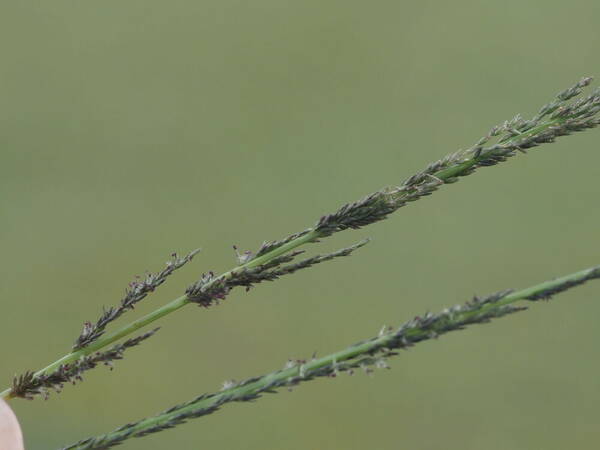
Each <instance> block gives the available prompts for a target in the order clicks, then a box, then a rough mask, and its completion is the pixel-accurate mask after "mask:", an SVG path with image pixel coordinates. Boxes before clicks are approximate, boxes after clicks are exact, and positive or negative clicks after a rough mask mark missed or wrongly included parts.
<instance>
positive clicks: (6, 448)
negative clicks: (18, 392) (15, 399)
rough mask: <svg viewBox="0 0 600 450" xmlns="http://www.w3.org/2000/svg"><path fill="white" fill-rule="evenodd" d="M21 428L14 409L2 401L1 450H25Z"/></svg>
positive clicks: (0, 408) (0, 407)
mask: <svg viewBox="0 0 600 450" xmlns="http://www.w3.org/2000/svg"><path fill="white" fill-rule="evenodd" d="M23 448H24V447H23V435H22V434H21V427H20V426H19V422H18V421H17V418H16V417H15V414H14V413H13V411H12V409H10V407H9V406H8V405H7V404H6V402H5V401H4V400H2V399H0V450H23Z"/></svg>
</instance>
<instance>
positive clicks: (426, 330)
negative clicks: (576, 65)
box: [2, 78, 600, 449]
mask: <svg viewBox="0 0 600 450" xmlns="http://www.w3.org/2000/svg"><path fill="white" fill-rule="evenodd" d="M590 83H591V78H584V79H582V80H581V81H580V82H579V83H577V84H575V85H574V86H573V87H571V88H569V89H567V90H565V91H563V92H561V93H559V94H558V95H557V97H556V99H555V100H553V101H552V102H551V103H549V104H547V105H545V106H544V107H542V108H541V109H540V111H539V112H538V113H537V114H536V115H535V116H534V117H533V118H531V119H529V120H526V119H523V118H522V117H521V116H519V115H518V116H516V117H515V118H513V119H512V120H509V121H506V122H504V123H503V124H501V125H499V126H496V127H493V128H492V129H491V130H490V132H489V133H487V134H486V135H485V136H484V137H482V138H481V139H479V140H478V141H477V142H476V143H475V145H473V146H472V147H471V148H468V149H467V150H461V151H458V152H455V153H452V154H450V155H448V156H446V157H444V158H442V159H440V160H439V161H436V162H433V163H431V164H429V165H428V166H427V167H426V168H425V169H424V170H422V171H421V172H419V173H417V174H414V175H412V176H410V177H409V178H407V179H406V180H405V181H404V182H403V183H401V184H399V185H397V186H392V187H386V188H384V189H381V190H379V191H377V192H374V193H372V194H370V195H368V196H366V197H364V198H363V199H361V200H359V201H356V202H352V203H348V204H346V205H344V206H342V207H341V208H340V209H339V210H337V211H336V212H334V213H331V214H327V215H324V216H322V217H321V218H320V219H319V220H318V221H317V222H316V224H315V225H314V226H313V227H311V228H308V229H306V230H304V231H301V232H299V233H295V234H292V235H290V236H288V237H286V238H283V239H281V240H276V241H267V242H265V243H263V244H262V246H261V247H260V248H259V249H258V250H257V251H256V252H255V253H252V252H244V253H243V254H241V255H240V254H238V265H237V266H236V267H235V268H234V269H232V270H230V271H228V272H225V273H223V274H221V275H216V274H215V273H214V272H207V273H205V274H203V275H202V276H201V277H200V279H199V280H197V281H196V282H195V283H193V284H192V285H190V286H189V287H188V288H187V289H186V290H185V293H184V294H183V295H182V297H180V298H178V299H175V300H173V302H171V303H170V304H167V305H165V307H163V308H162V309H161V312H160V314H158V313H157V314H155V315H152V314H151V315H150V316H148V317H149V318H147V319H146V320H145V322H144V323H143V325H147V324H148V323H151V322H153V321H154V320H156V319H158V318H160V317H162V316H164V315H165V314H167V313H170V312H173V311H175V310H177V309H179V308H180V307H182V306H184V305H186V304H190V303H195V304H197V305H200V306H203V307H208V306H211V305H215V304H218V303H219V302H220V301H222V300H224V299H225V298H226V297H227V296H228V295H229V294H230V292H231V291H232V290H233V289H234V288H236V287H244V288H246V290H248V289H250V288H251V287H252V286H254V285H256V284H259V283H261V282H263V281H274V280H277V279H279V278H280V277H282V276H284V275H288V274H292V273H294V272H297V271H298V270H301V269H305V268H308V267H311V266H314V265H316V264H319V263H321V262H325V261H329V260H332V259H335V258H338V257H342V256H348V255H350V254H352V253H353V252H354V251H355V250H357V249H359V248H360V247H362V246H364V245H365V244H366V243H367V242H368V240H364V241H361V242H359V243H357V244H355V245H352V246H350V247H347V248H343V249H341V250H338V251H335V252H332V253H328V254H324V255H316V256H312V257H309V258H305V259H301V260H297V258H298V257H299V256H300V255H301V254H302V253H303V251H301V250H296V249H297V248H298V247H300V246H302V245H304V244H308V243H317V242H319V241H320V240H321V239H323V238H326V237H328V236H331V235H332V234H334V233H336V232H339V231H343V230H347V229H358V228H361V227H364V226H367V225H370V224H372V223H375V222H378V221H380V220H383V219H385V218H386V217H388V216H389V215H390V214H392V213H393V212H395V211H396V210H398V209H399V208H401V207H402V206H405V205H406V204H408V203H410V202H413V201H416V200H418V199H420V198H422V197H424V196H428V195H431V194H432V193H434V192H435V191H436V190H437V189H439V188H440V187H441V186H443V185H445V184H451V183H454V182H456V181H458V180H459V179H460V178H461V177H464V176H467V175H470V174H472V173H474V172H475V171H476V170H477V169H478V168H481V167H488V166H493V165H496V164H498V163H500V162H503V161H505V160H507V159H508V158H510V157H512V156H515V155H516V154H517V153H526V152H527V150H528V149H531V148H533V147H536V146H539V145H541V144H544V143H550V142H553V141H554V140H555V139H556V138H557V137H559V136H565V135H569V134H571V133H574V132H577V131H583V130H586V129H588V128H594V127H596V126H598V125H599V124H600V118H598V112H600V90H598V89H596V90H595V91H594V92H592V93H591V94H590V95H588V96H586V97H582V98H580V99H578V100H574V99H575V98H576V97H578V96H579V95H580V94H581V92H582V90H583V88H585V87H586V86H588V85H589V84H590ZM197 252H198V250H196V251H194V252H191V253H190V254H188V255H186V256H183V257H179V256H177V255H176V254H173V255H172V259H171V260H170V261H169V262H168V263H167V265H166V267H165V268H164V269H163V270H162V271H160V272H158V273H155V274H153V273H147V274H146V275H145V276H143V277H138V278H136V280H134V281H133V282H132V283H130V285H129V287H128V288H127V290H126V292H125V296H124V297H123V299H121V301H120V303H119V304H118V305H117V306H115V307H109V308H105V309H104V310H103V312H102V314H101V316H100V317H99V319H98V320H97V321H96V322H95V323H92V322H85V323H84V326H83V331H82V332H81V334H80V335H79V336H78V337H77V339H76V340H75V344H74V345H73V349H72V350H71V352H70V353H68V354H67V355H65V356H64V357H63V358H61V359H59V360H58V361H56V362H55V363H52V364H51V365H49V366H48V367H47V368H45V369H42V370H40V371H38V372H35V373H33V372H26V373H25V374H23V375H20V376H16V377H15V378H14V380H13V386H12V388H10V389H8V390H6V391H4V392H3V393H2V396H4V397H8V398H10V397H21V398H29V399H31V398H33V397H34V396H36V395H41V396H43V397H47V396H48V393H49V392H50V391H51V390H55V391H60V390H61V389H62V387H63V385H64V384H65V383H68V382H72V383H75V382H77V381H80V380H81V379H82V378H81V375H82V373H83V372H85V371H87V370H90V369H93V368H94V367H96V366H97V365H99V364H106V365H111V363H112V362H113V361H115V360H117V359H122V357H123V353H124V352H125V350H127V349H128V348H130V347H133V346H135V345H138V344H140V343H141V342H142V341H144V340H146V339H148V338H149V337H151V336H152V335H153V334H154V333H155V332H156V330H157V329H154V330H152V331H150V332H147V333H144V334H142V335H140V336H138V337H134V338H130V339H128V340H126V341H125V342H123V343H121V344H117V345H114V346H112V347H111V348H110V349H109V350H101V349H102V348H104V347H108V346H109V345H110V344H112V343H113V342H115V341H117V340H118V339H121V338H122V337H124V336H126V335H128V334H130V333H132V332H133V331H135V330H136V329H137V328H139V326H138V325H139V324H136V323H133V324H130V325H128V326H125V327H123V328H121V329H120V330H119V331H117V332H115V333H112V334H110V335H106V334H105V332H106V328H107V326H108V325H109V324H111V323H112V322H113V321H115V320H116V319H118V318H120V317H121V316H122V315H123V314H124V313H126V312H127V311H130V310H132V309H134V307H135V305H136V304H137V303H138V302H140V301H142V300H143V299H144V298H145V297H146V296H147V295H148V294H149V293H152V292H154V291H155V290H156V289H157V288H158V287H159V286H160V285H162V284H163V283H164V282H165V281H166V279H167V278H168V277H169V276H170V275H171V274H172V273H173V272H174V271H175V270H177V269H179V268H181V267H182V266H183V265H185V264H186V263H188V262H190V261H191V260H192V258H193V257H194V256H195V255H196V253H197ZM236 252H237V249H236ZM595 278H600V268H592V269H587V270H585V271H581V272H578V273H575V274H572V275H569V276H567V277H564V278H561V279H557V280H552V281H549V282H546V283H542V284H540V285H537V286H534V287H531V288H528V289H525V290H522V291H518V292H513V291H503V292H500V293H497V294H493V295H490V296H488V297H484V298H477V297H476V298H474V299H473V300H471V301H468V302H466V303H465V304H462V305H458V306H455V307H452V308H448V309H446V310H444V311H442V312H441V313H438V314H432V313H428V314H425V315H423V316H420V317H415V318H414V319H412V320H410V321H409V322H407V323H405V324H404V325H402V326H401V327H399V328H397V329H393V328H387V327H385V328H384V329H382V331H381V332H380V333H379V334H378V336H376V337H374V338H372V339H369V340H367V341H363V342H360V343H357V344H355V345H353V346H351V347H349V348H347V349H345V350H342V351H340V352H338V353H335V354H332V355H328V356H325V357H322V358H316V357H314V356H313V358H312V359H310V360H296V361H288V363H286V365H285V367H284V369H282V370H279V371H276V372H272V373H270V374H267V375H264V376H260V377H254V378H251V379H248V380H245V381H242V382H233V381H231V382H227V383H226V384H225V385H224V388H223V389H222V390H221V391H219V392H216V393H213V394H204V395H202V396H200V397H197V398H195V399H193V400H191V401H189V402H186V403H184V404H181V405H177V406H174V407H172V408H170V409H169V410H167V411H165V412H163V413H161V414H159V415H157V416H154V417H151V418H148V419H144V420H141V421H139V422H135V423H130V424H127V425H124V426H122V427H120V428H118V429H117V430H115V431H113V432H111V433H108V434H106V435H103V436H99V437H96V438H90V439H86V440H83V441H80V442H78V443H77V444H74V445H73V446H71V447H68V448H77V449H97V448H108V447H110V446H113V445H117V444H118V443H120V442H122V441H124V440H126V439H128V438H130V437H139V436H144V435H146V434H149V433H153V432H157V431H161V430H164V429H167V428H172V427H174V426H175V425H178V424H180V423H183V422H184V421H186V420H187V419H189V418H193V417H200V416H203V415H206V414H209V413H212V412H214V411H216V410H217V409H219V408H220V407H221V406H222V405H224V404H225V403H229V402H234V401H235V402H239V401H250V400H255V399H256V398H258V397H260V395H261V394H263V393H269V392H275V390H276V389H277V388H280V387H288V388H289V387H290V386H293V385H295V384H298V383H301V382H305V381H308V380H311V379H314V378H317V377H335V376H337V375H338V374H340V373H349V374H352V373H354V370H356V369H363V370H364V371H366V372H371V371H372V370H373V369H372V368H373V367H387V364H386V360H387V358H389V357H391V356H394V355H396V354H397V351H398V350H399V349H403V348H407V347H409V346H412V345H414V344H416V343H418V342H420V341H423V340H426V339H431V338H434V337H437V336H439V335H441V334H444V333H447V332H449V331H453V330H458V329H462V328H464V327H465V326H467V325H470V324H474V323H486V322H488V321H489V320H491V319H493V318H497V317H502V316H504V315H507V314H511V313H514V312H518V311H521V310H523V309H525V308H524V307H522V306H517V305H514V304H513V303H515V302H517V301H520V300H530V301H535V300H538V299H542V298H543V299H547V298H549V297H550V296H552V295H554V294H556V293H559V292H561V291H563V290H566V289H569V288H571V287H574V286H576V285H579V284H581V283H583V282H585V281H588V280H591V279H595ZM169 305H171V306H170V307H169Z"/></svg>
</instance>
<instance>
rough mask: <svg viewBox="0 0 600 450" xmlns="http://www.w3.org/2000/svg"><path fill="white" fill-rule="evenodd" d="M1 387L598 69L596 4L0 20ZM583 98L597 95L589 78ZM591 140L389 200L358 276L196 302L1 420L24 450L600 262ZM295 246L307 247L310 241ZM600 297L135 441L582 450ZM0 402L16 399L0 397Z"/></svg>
mask: <svg viewBox="0 0 600 450" xmlns="http://www.w3.org/2000/svg"><path fill="white" fill-rule="evenodd" d="M1 9H2V14H1V15H0V54H1V55H2V62H1V64H0V99H1V101H0V115H1V118H0V124H1V125H0V126H1V128H2V129H1V132H0V246H1V248H2V250H3V257H2V258H1V260H0V273H1V274H2V277H1V283H0V298H1V299H2V300H1V302H2V306H3V307H2V320H1V322H0V324H1V325H0V339H1V344H0V348H1V350H0V351H1V353H0V354H1V355H2V364H1V366H0V380H3V381H2V382H3V383H4V384H5V385H6V384H8V383H9V382H10V380H11V378H12V376H13V375H14V374H15V373H18V372H22V371H24V370H26V369H36V368H40V367H42V366H44V365H46V364H47V363H49V362H51V361H52V360H54V359H56V358H57V357H59V356H62V355H63V354H64V353H65V352H66V351H68V349H69V348H70V346H71V344H72V342H73V340H74V339H75V337H76V336H77V335H78V333H79V331H80V328H81V324H82V323H83V321H84V320H88V319H95V318H96V317H97V316H98V314H99V313H100V310H101V306H102V305H112V304H115V303H116V302H118V300H119V299H120V298H121V296H122V294H123V291H124V289H125V286H126V285H127V283H128V282H129V281H130V279H131V278H132V276H133V275H135V274H138V273H143V271H144V270H152V271H154V270H158V269H160V268H161V267H162V266H163V263H164V262H165V261H166V260H167V259H168V255H169V254H170V253H171V252H173V251H178V252H186V251H189V250H191V249H193V248H196V247H202V248H203V251H202V253H201V254H199V255H198V256H197V257H196V259H195V260H194V262H193V263H191V264H190V265H189V266H188V267H186V268H184V269H182V270H181V271H180V272H179V273H177V274H176V275H175V276H174V277H173V279H172V280H171V281H170V282H168V283H167V284H166V285H165V286H164V287H163V288H161V289H160V290H159V291H158V292H157V293H156V294H154V295H152V296H151V297H149V298H148V300H146V301H145V302H144V304H142V305H141V306H140V307H139V308H138V309H137V310H136V312H134V313H130V314H128V316H129V317H125V318H123V320H122V321H121V322H119V323H125V322H127V321H128V320H131V319H133V318H135V317H138V316H139V315H141V314H143V313H145V312H148V311H150V310H152V309H153V308H154V307H156V306H157V305H161V304H163V303H164V302H166V301H168V300H170V299H172V298H174V297H176V296H179V295H180V294H181V292H182V291H183V290H184V289H185V287H186V286H187V285H188V284H189V283H191V282H192V281H194V279H195V278H196V277H197V276H198V275H199V274H200V273H201V272H203V271H207V270H214V271H217V272H220V271H223V270H226V269H228V268H230V267H231V266H232V265H233V264H234V262H235V258H234V253H233V251H232V250H231V246H232V245H233V244H237V245H238V246H239V247H241V248H242V249H256V248H257V247H258V246H259V245H260V243H261V242H262V241H263V240H273V239H278V238H281V237H283V236H285V235H287V234H289V233H291V232H295V231H299V230H302V229H304V228H305V227H307V226H310V225H312V223H313V222H314V221H315V220H316V219H317V218H318V217H319V216H320V215H321V214H324V213H327V212H330V211H333V210H335V209H336V208H337V207H338V206H339V205H341V204H342V203H345V202H347V201H351V200H355V199H358V198H359V197H361V196H362V195H364V194H367V193H369V192H371V191H374V190H376V189H379V188H380V187H382V186H385V185H391V184H394V183H398V182H400V181H402V180H403V179H404V178H405V177H407V176H408V175H410V174H412V173H413V172H415V171H417V170H419V169H421V168H422V167H424V166H425V165H426V164H427V163H429V162H430V161H433V160H435V159H437V158H439V157H441V156H443V155H445V154H446V153H448V152H451V151H454V150H457V149H459V148H466V147H467V146H470V145H471V144H472V143H474V142H475V141H476V140H477V139H478V138H479V137H480V136H482V135H483V134H484V133H485V132H487V130H488V129H489V128H490V127H491V126H492V125H495V124H496V123H499V122H502V121H504V120H505V119H508V118H511V117H512V116H513V115H514V114H516V113H518V112H521V113H523V114H525V115H530V114H532V113H535V112H537V108H538V107H539V106H541V105H542V104H544V103H545V102H547V101H549V100H550V99H551V98H552V96H553V95H554V94H555V93H556V92H558V91H559V90H561V89H563V88H566V87H568V86H569V85H570V84H571V83H573V82H575V81H577V80H578V79H579V78H580V77H581V76H584V75H592V76H593V75H596V76H598V77H600V59H599V58H598V43H599V42H600V27H598V23H600V2H597V1H591V0H590V1H577V0H575V1H572V2H561V1H543V2H542V1H530V2H520V1H512V0H507V1H503V2H469V1H456V2H433V1H422V2H398V1H379V2H370V3H368V2H359V1H348V0H346V1H339V0H337V1H335V0H334V1H325V2H323V1H319V2H317V1H312V0H310V1H299V2H289V1H274V0H256V1H253V2H247V1H230V0H219V1H201V2H194V1H189V0H187V1H185V0H173V1H170V2H165V1H155V0H145V1H141V0H135V1H113V0H106V1H102V2H68V1H63V0H56V1H52V2H48V1H39V0H38V1H31V2H22V1H16V0H8V1H5V2H3V5H2V8H1ZM598 84H599V83H598V82H597V83H596V85H598ZM599 149H600V131H598V130H592V131H588V132H586V133H583V134H580V135H577V136H571V137H567V138H563V139H562V140H560V141H559V142H558V143H556V144H553V145H550V146H543V147H540V148H538V149H534V150H532V151H531V152H530V153H529V155H527V156H523V157H521V156H518V157H516V158H514V159H512V160H511V161H509V162H507V163H506V164H504V165H502V166H501V167H497V168H491V169H483V170H481V172H479V173H478V174H475V175H474V176H472V177H468V178H466V179H464V180H463V181H461V182H460V183H458V184H457V185H454V186H450V187H447V188H445V189H442V190H441V191H440V192H438V193H436V194H435V195H434V196H432V197H431V198H428V199H424V200H423V201H419V202H417V203H415V204H414V205H410V206H408V207H406V208H403V209H401V210H400V211H399V212H398V213H397V214H395V215H394V216H392V217H391V218H390V219H389V220H387V221H384V222H382V223H379V224H376V225H373V226H371V227H369V228H367V229H364V230H361V231H353V232H350V231H349V232H345V233H339V234H338V235H336V236H334V237H333V238H331V239H329V240H327V241H326V242H324V243H323V244H321V246H320V247H319V248H318V250H319V251H324V250H329V249H334V248H337V247H342V246H346V245H348V244H350V243H353V242H355V241H358V240H360V239H362V238H364V237H367V236H369V237H371V238H373V241H372V242H371V244H369V245H368V246H367V247H366V248H363V249H361V250H360V251H358V252H357V254H356V256H353V257H352V258H347V259H342V260H339V261H335V262H332V263H330V264H327V265H322V266H319V267H317V268H315V269H312V270H307V271H303V272H302V273H299V274H296V275H294V276H292V277H289V278H285V279H282V280H280V281H278V282H276V283H273V284H265V285H261V286H257V287H256V288H255V289H253V290H251V291H250V292H249V293H247V294H245V293H244V292H243V291H240V292H235V293H233V294H232V295H231V296H230V298H229V299H228V300H227V301H226V302H225V303H223V304H222V305H221V306H219V307H215V308H212V309H209V310H204V309H199V308H196V307H194V306H189V307H187V308H185V309H184V310H183V312H178V313H176V314H173V315H171V316H169V317H167V318H166V319H165V320H163V321H161V323H160V325H161V326H162V329H161V331H160V332H159V333H158V335H157V336H156V337H154V338H152V340H151V341H149V342H148V343H146V344H144V345H142V346H141V347H139V348H136V349H132V350H131V351H130V352H129V355H128V356H127V357H126V359H125V360H124V361H121V362H118V363H117V364H116V369H115V371H113V372H109V371H108V370H105V369H102V368H101V369H98V370H95V371H93V372H91V373H90V374H89V375H88V376H87V377H86V380H85V382H84V383H83V384H81V385H79V386H77V387H67V388H66V389H65V391H64V392H63V393H62V394H61V395H60V396H56V395H53V396H52V398H51V399H50V400H48V401H47V402H44V401H42V400H36V401H35V402H25V401H14V402H12V405H13V407H14V409H15V411H16V413H17V414H18V416H19V417H20V420H21V422H22V425H23V428H24V433H25V438H26V443H27V444H28V449H46V448H56V447H59V446H62V445H66V444H69V443H71V442H73V441H76V440H78V439H81V438H84V437H87V436H88V435H92V434H98V433H102V432H106V431H109V430H112V429H113V428H115V427H117V426H120V425H122V424H124V423H125V422H129V421H133V420H136V419H139V418H141V417H144V416H147V415H151V414H154V413H155V412H158V411H161V410H163V409H166V408H168V407H169V406H171V405H173V404H175V403H179V402H182V401H185V400H187V399H190V398H191V397H193V396H195V395H197V394H200V393H202V392H207V391H213V390H217V389H219V388H220V385H221V382H222V381H223V380H226V379H231V378H235V379H242V378H246V377H249V376H253V375H257V374H260V373H263V372H266V371H270V370H274V369H278V368H280V367H282V366H283V364H284V363H285V361H286V360H287V359H288V358H301V357H309V356H310V355H311V354H312V353H313V352H314V351H318V353H319V354H325V353H328V352H330V351H334V350H336V349H338V348H341V347H344V346H346V345H349V344H351V343H353V342H355V341H357V340H361V339H363V338H366V337H369V336H371V335H374V334H376V333H377V332H378V330H379V329H380V328H381V326H382V325H383V324H387V325H396V324H399V323H401V322H403V321H405V320H407V319H409V318H410V317H412V316H414V315H415V314H420V313H423V312H425V311H427V310H431V311H437V310H439V309H442V308H443V307H445V306H448V305H451V304H454V303H457V302H462V301H464V300H466V299H468V298H470V297H471V296H472V295H473V294H475V293H479V294H486V293H490V292H494V291H497V290H500V289H504V288H508V287H515V288H518V287H525V286H528V285H530V284H534V283H537V282H540V281H543V280H545V279H548V278H552V277H555V276H559V275H561V274H565V273H569V272H573V271H576V270H579V269H582V268H585V267H587V266H591V265H595V264H599V263H600V252H599V245H598V241H599V239H598V230H599V226H598V223H599V220H600V210H599V208H598V179H599V178H600V168H599V167H600V152H599ZM311 250H316V247H313V248H312V249H311ZM599 289H600V286H598V285H594V284H590V285H588V286H584V287H582V288H579V289H577V290H574V291H572V292H569V293H567V294H565V295H563V296H561V297H559V298H557V300H556V301H553V302H550V303H541V304H536V305H532V307H531V310H530V311H528V312H525V313H522V314H518V315H516V316H514V317H509V318H505V319H502V320H499V321H498V322H496V323H492V324H489V325H486V326H484V327H474V328H471V329H469V330H466V331H464V332H461V333H454V334H453V335H448V336H446V337H444V338H443V339H440V340H439V341H435V342H428V343H424V344H422V345H419V346H418V347H416V348H414V349H413V350H411V351H410V352H405V353H402V355H401V356H400V357H398V358H396V359H395V360H394V361H392V370H391V371H379V372H377V373H376V374H375V376H374V377H373V378H369V377H367V376H362V375H360V376H355V377H342V378H339V379H335V380H317V381H315V382H312V383H308V384H306V385H304V386H301V387H299V388H298V389H295V390H294V391H293V392H291V393H288V392H286V391H284V392H282V393H281V394H279V395H276V396H269V397H267V398H264V399H262V400H260V401H258V402H257V403H255V404H233V405H230V406H226V407H224V408H223V410H221V411H220V412H218V413H216V414H213V415H212V416H209V417H206V418H203V419H198V420H194V421H192V422H191V423H189V424H187V425H185V426H182V427H180V428H179V429H177V430H172V431H167V432H164V433H159V434H156V435H154V436H150V437H146V438H144V439H137V440H132V441H129V442H128V443H126V444H125V445H124V446H123V448H127V449H132V450H134V449H166V448H176V449H182V450H184V449H197V448H211V449H215V450H217V449H265V448H266V449H271V448H273V449H275V448H281V449H290V450H296V449H297V450H300V449H302V450H306V449H349V450H354V449H356V450H359V449H361V450H362V449H371V448H372V449H390V450H392V449H399V448H414V449H421V450H433V449H440V448H444V449H453V450H454V449H456V450H471V449H473V450H475V449H477V450H479V449H486V450H495V449H498V450H500V449H512V450H521V449H523V450H525V449H528V450H529V449H545V450H553V449H556V450H559V449H560V450H562V449H565V448H593V447H594V446H595V445H597V442H598V440H599V439H600V429H599V428H598V421H599V419H600V413H599V412H598V411H599V410H598V404H599V402H600V378H599V377H598V371H599V370H600V360H599V358H598V343H599V338H598V330H597V328H598V326H597V320H596V318H597V317H598V314H600V303H599V302H598V300H600V290H599ZM2 387H4V386H2Z"/></svg>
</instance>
